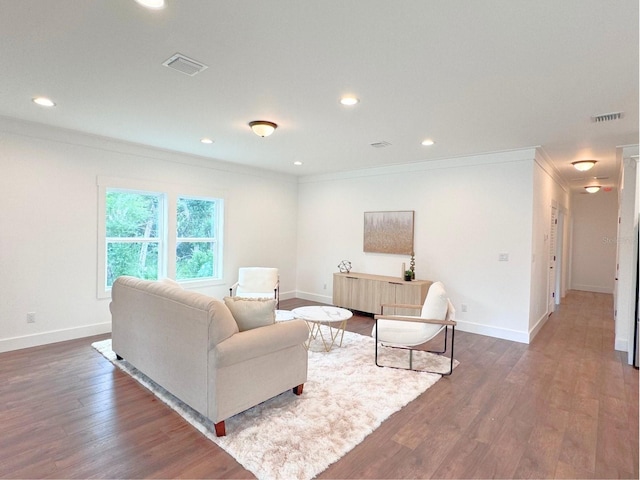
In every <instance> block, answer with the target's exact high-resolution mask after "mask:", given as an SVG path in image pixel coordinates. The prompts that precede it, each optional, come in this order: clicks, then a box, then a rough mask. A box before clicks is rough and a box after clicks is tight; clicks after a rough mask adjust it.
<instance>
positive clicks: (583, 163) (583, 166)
mask: <svg viewBox="0 0 640 480" xmlns="http://www.w3.org/2000/svg"><path fill="white" fill-rule="evenodd" d="M596 163H598V162H596V161H595V160H578V161H577V162H571V165H573V168H575V169H576V170H580V171H581V172H586V171H587V170H591V169H592V168H593V167H594V166H595V165H596Z"/></svg>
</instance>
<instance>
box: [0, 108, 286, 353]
mask: <svg viewBox="0 0 640 480" xmlns="http://www.w3.org/2000/svg"><path fill="white" fill-rule="evenodd" d="M0 171H1V172H2V175H0V199H2V204H3V208H2V209H0V225H1V231H0V351H7V350H12V349H16V348H23V347H27V346H33V345H39V344H43V343H50V342H53V341H61V340H67V339H70V338H77V337H82V336H86V335H91V334H97V333H103V332H108V331H110V329H111V318H110V314H109V310H108V304H109V300H98V299H97V295H96V284H97V278H96V275H97V273H96V272H97V253H96V249H97V247H96V245H97V243H96V239H97V223H98V220H97V219H98V211H97V210H98V208H97V198H98V195H97V185H96V179H97V177H98V176H110V177H124V178H135V179H144V180H146V181H151V182H162V183H167V184H171V185H186V186H193V187H200V188H211V190H212V191H213V192H222V193H223V195H224V198H225V217H226V219H225V220H226V222H225V235H224V237H225V238H224V241H225V258H224V280H225V282H224V283H223V284H221V285H218V286H215V287H208V288H205V289H202V291H203V292H205V293H209V294H211V295H214V296H217V297H219V298H221V297H222V296H224V295H225V294H227V293H228V287H229V285H231V284H232V283H233V282H234V281H235V280H236V276H237V268H238V267H239V266H248V265H264V266H276V267H278V268H280V275H281V290H282V292H283V293H284V296H287V294H289V295H292V294H293V293H292V292H293V291H294V290H295V281H296V279H295V271H296V245H297V238H296V231H297V226H296V213H297V209H296V205H297V190H298V187H297V182H296V179H295V178H294V177H292V176H286V175H278V174H274V173H270V172H266V171H265V172H261V171H259V170H256V169H253V168H251V169H249V168H244V167H240V166H238V165H232V164H227V163H224V162H217V161H213V160H208V159H204V158H199V157H194V156H187V155H179V154H175V153H171V152H167V151H162V150H156V149H151V148H146V147H141V146H138V145H132V144H127V143H122V142H116V141H111V140H107V139H104V138H99V137H93V136H87V135H81V134H78V133H74V132H70V131H67V130H61V129H54V128H49V127H45V126H43V125H39V124H32V123H26V122H20V121H17V120H11V119H7V118H2V117H0ZM27 312H36V322H35V323H32V324H28V323H27V322H26V315H27Z"/></svg>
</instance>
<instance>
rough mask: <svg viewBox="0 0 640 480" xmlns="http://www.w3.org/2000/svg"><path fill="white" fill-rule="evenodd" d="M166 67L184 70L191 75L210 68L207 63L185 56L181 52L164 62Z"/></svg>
mask: <svg viewBox="0 0 640 480" xmlns="http://www.w3.org/2000/svg"><path fill="white" fill-rule="evenodd" d="M162 65H164V66H165V67H169V68H173V69H174V70H177V71H179V72H182V73H184V74H186V75H189V76H190V77H193V76H194V75H196V74H198V73H200V72H201V71H203V70H204V69H206V68H208V67H207V66H206V65H204V64H202V63H200V62H197V61H195V60H194V59H192V58H189V57H185V56H184V55H182V54H181V53H176V54H175V55H174V56H173V57H171V58H170V59H168V60H165V61H164V62H162Z"/></svg>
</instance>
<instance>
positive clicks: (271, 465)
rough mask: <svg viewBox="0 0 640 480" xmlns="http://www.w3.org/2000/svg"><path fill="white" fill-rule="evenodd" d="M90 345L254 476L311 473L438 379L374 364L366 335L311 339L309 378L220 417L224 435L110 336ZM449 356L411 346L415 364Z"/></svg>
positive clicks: (390, 356) (433, 365) (390, 352)
mask: <svg viewBox="0 0 640 480" xmlns="http://www.w3.org/2000/svg"><path fill="white" fill-rule="evenodd" d="M92 346H93V347H94V348H95V349H96V350H98V351H99V352H100V353H101V354H102V355H104V357H105V358H107V359H108V360H109V361H111V362H112V363H113V364H114V365H116V366H117V367H118V368H120V369H122V370H123V371H125V372H127V373H128V374H130V375H131V376H132V377H134V378H135V379H136V380H137V381H138V382H140V383H141V384H142V385H144V386H145V387H146V388H148V389H149V390H151V391H152V392H153V393H154V394H155V395H156V396H157V397H158V398H159V399H160V400H162V401H163V402H164V403H166V404H167V405H168V406H169V407H171V408H172V409H173V410H175V411H176V412H177V413H179V414H180V415H181V416H182V417H184V418H185V419H186V420H187V421H188V422H189V423H191V424H192V425H193V426H194V427H195V428H196V429H197V430H199V431H200V432H201V433H203V434H204V435H205V436H206V437H207V438H209V439H210V440H211V441H213V442H214V443H216V444H217V445H219V446H220V447H221V448H222V449H224V450H225V451H226V452H228V453H229V454H230V455H232V456H233V457H234V458H235V459H236V460H237V461H238V462H239V463H240V464H241V465H242V466H243V467H244V468H246V469H247V470H249V471H251V472H252V473H253V474H254V475H255V476H256V477H257V478H258V479H265V480H266V479H310V478H313V477H315V476H316V475H317V474H318V473H320V472H322V471H323V470H325V469H326V468H327V467H328V466H329V465H331V464H332V463H334V462H336V461H337V460H338V459H340V458H341V457H342V456H343V455H345V454H346V453H347V452H349V451H350V450H351V449H353V447H355V446H356V445H357V444H359V443H360V442H362V441H363V440H364V438H365V437H366V436H367V435H369V434H370V433H371V432H373V431H374V430H375V429H376V428H377V427H378V426H380V424H381V423H382V422H383V421H384V420H385V419H386V418H388V417H389V416H390V415H392V414H393V413H395V412H397V411H398V410H400V409H401V408H402V407H403V406H405V405H406V404H408V403H409V402H410V401H412V400H414V399H415V398H416V397H417V396H418V395H420V394H421V393H423V392H424V391H425V390H427V389H428V388H429V387H431V386H432V385H433V384H434V383H436V382H437V381H438V380H439V379H440V378H441V377H440V375H436V374H430V373H422V372H413V371H408V370H398V369H395V368H380V367H377V366H376V365H375V363H374V340H373V338H371V337H366V336H363V335H359V334H357V333H352V332H345V334H344V341H343V343H342V347H341V348H336V347H334V348H333V349H332V350H331V351H330V352H325V351H316V350H318V345H314V344H312V345H311V348H310V350H309V369H308V379H307V382H306V383H305V384H304V391H303V393H302V395H300V396H296V395H294V394H293V392H292V391H291V390H288V391H287V392H284V393H282V394H280V395H278V396H276V397H274V398H272V399H270V400H267V401H265V402H263V403H261V404H259V405H257V406H255V407H253V408H250V409H249V410H246V411H244V412H242V413H239V414H238V415H234V416H233V417H231V418H229V419H227V420H226V421H225V424H226V431H227V435H226V436H225V437H219V438H218V437H216V436H215V433H214V430H213V424H212V423H211V422H210V421H209V420H207V419H205V418H204V417H203V416H201V415H200V414H198V413H197V412H195V411H194V410H192V409H191V408H190V407H189V406H188V405H186V404H184V403H182V402H181V401H180V400H178V399H177V398H175V397H174V396H172V395H171V394H169V393H168V392H167V391H166V390H164V389H163V388H162V387H160V386H159V385H157V384H155V383H154V382H153V381H151V380H150V379H149V378H148V377H146V376H145V375H143V374H141V373H140V372H139V371H138V370H137V369H136V368H135V367H133V366H131V365H130V364H129V363H127V362H126V360H123V361H118V360H116V357H115V354H114V353H113V351H112V350H111V340H110V339H109V340H103V341H100V342H96V343H94V344H92ZM320 348H321V346H320ZM408 355H409V354H408V352H407V351H403V350H398V349H391V348H384V347H382V348H381V349H380V350H379V360H380V363H381V364H385V365H387V364H392V365H397V366H407V365H408ZM449 361H450V360H449V359H448V358H447V357H441V356H438V355H434V354H429V353H426V352H414V368H423V369H429V370H436V371H442V372H446V371H448V369H449ZM455 364H457V362H455Z"/></svg>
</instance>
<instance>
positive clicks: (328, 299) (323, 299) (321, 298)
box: [295, 292, 333, 305]
mask: <svg viewBox="0 0 640 480" xmlns="http://www.w3.org/2000/svg"><path fill="white" fill-rule="evenodd" d="M295 296H296V297H297V298H302V299H303V300H310V301H312V302H320V303H327V304H329V305H333V296H330V295H317V294H315V293H309V292H296V295H295Z"/></svg>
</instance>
